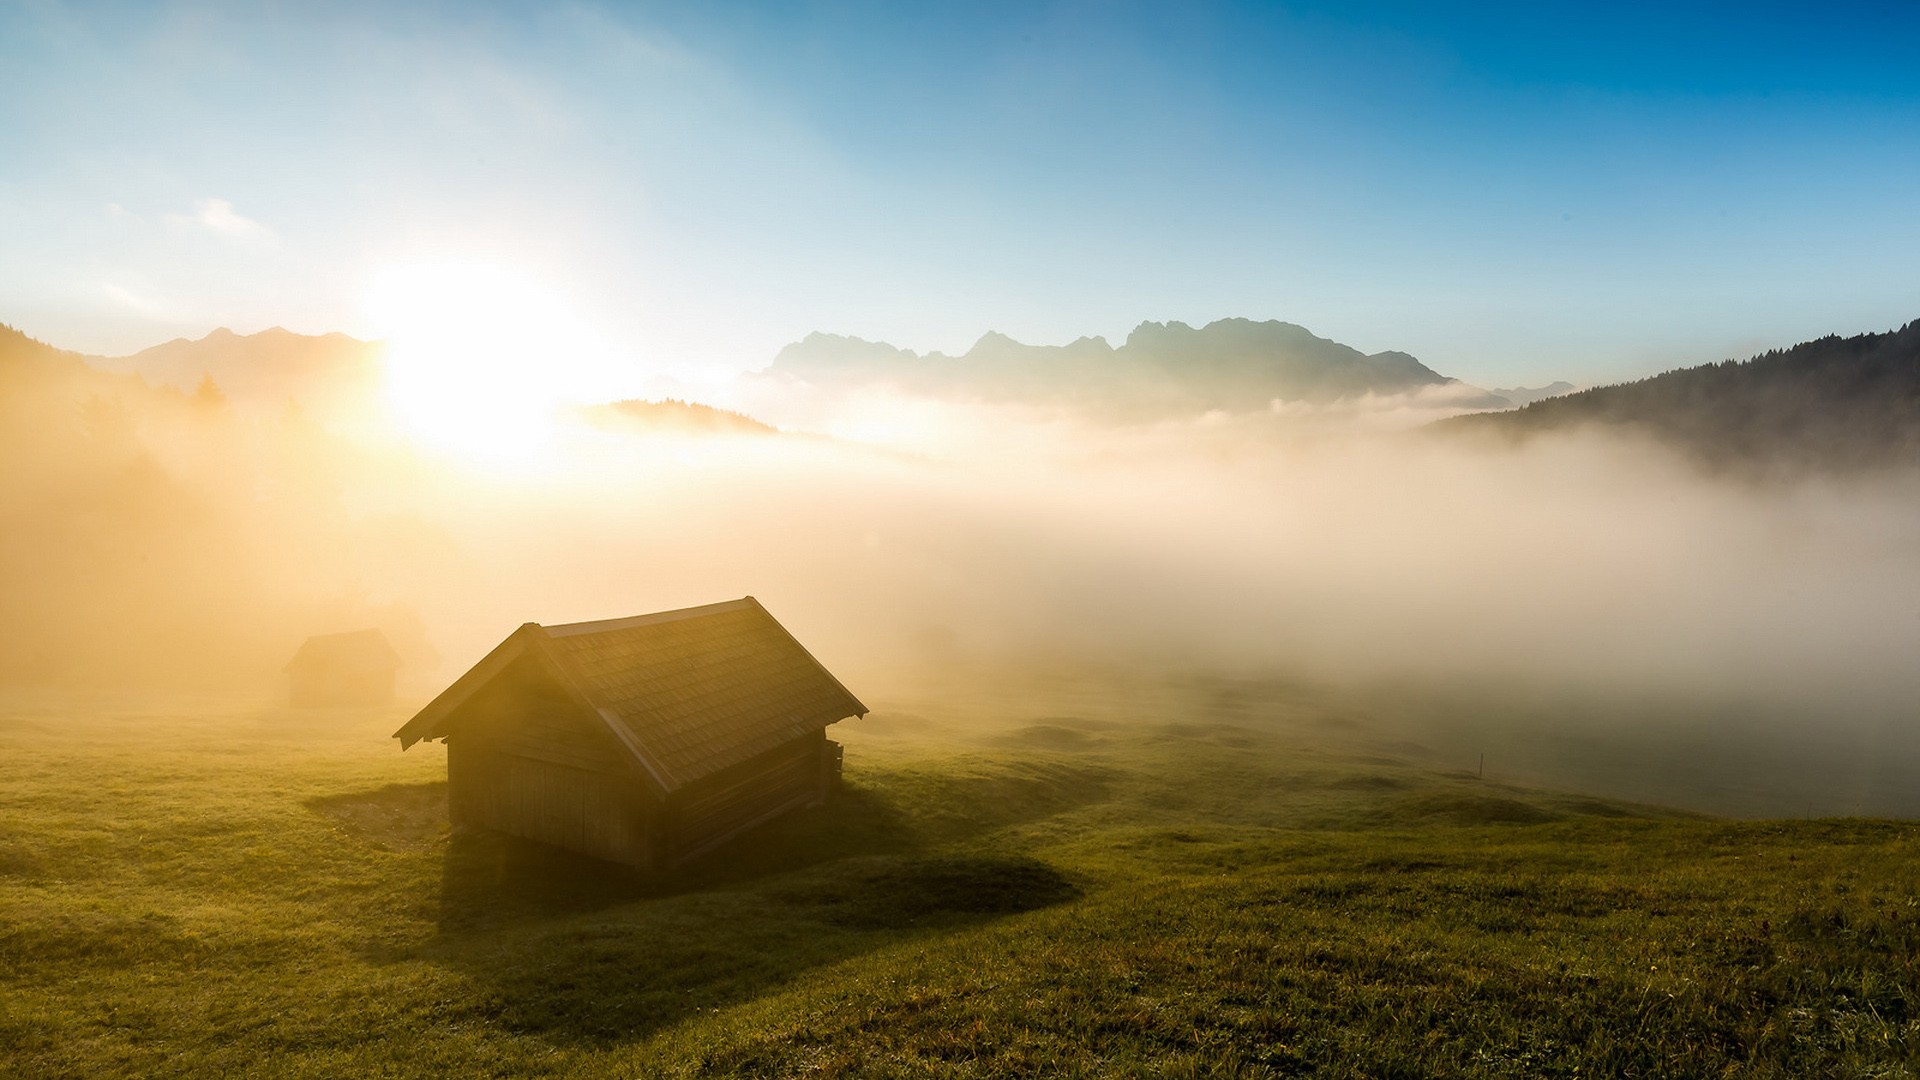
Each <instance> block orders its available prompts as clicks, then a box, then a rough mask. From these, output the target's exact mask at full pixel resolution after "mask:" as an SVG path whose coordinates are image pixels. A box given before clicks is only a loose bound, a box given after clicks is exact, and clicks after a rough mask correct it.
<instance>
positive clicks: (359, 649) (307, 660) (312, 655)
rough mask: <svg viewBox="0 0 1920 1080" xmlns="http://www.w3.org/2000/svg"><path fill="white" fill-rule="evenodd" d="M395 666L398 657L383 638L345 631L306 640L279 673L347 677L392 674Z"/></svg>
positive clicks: (371, 633) (375, 633)
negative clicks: (383, 672)
mask: <svg viewBox="0 0 1920 1080" xmlns="http://www.w3.org/2000/svg"><path fill="white" fill-rule="evenodd" d="M399 666H400V654H399V653H397V652H394V651H393V646H392V645H389V644H388V643H387V635H385V634H383V633H381V632H380V631H378V630H349V631H348V632H346V633H344V634H317V635H315V636H313V637H310V638H308V639H307V640H306V644H304V645H301V646H300V651H298V652H296V653H294V654H293V659H291V660H289V661H287V666H286V667H285V668H283V669H281V670H283V671H285V672H286V673H287V674H293V673H295V672H299V671H314V672H321V671H324V672H332V673H348V672H370V671H393V670H394V669H396V668H398V667H399Z"/></svg>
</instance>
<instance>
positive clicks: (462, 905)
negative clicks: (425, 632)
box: [435, 784, 920, 934]
mask: <svg viewBox="0 0 1920 1080" xmlns="http://www.w3.org/2000/svg"><path fill="white" fill-rule="evenodd" d="M435 786H437V787H440V788H441V789H442V792H441V796H442V799H443V800H444V788H445V785H444V784H442V785H435ZM442 813H443V814H444V810H443V811H442ZM919 846H920V843H919V841H918V840H917V839H916V838H915V836H914V834H913V832H912V831H911V830H910V829H909V828H908V827H907V823H906V819H905V815H904V814H903V813H901V811H900V810H899V809H898V808H897V807H896V806H894V805H893V804H892V803H890V802H889V801H887V800H886V799H885V798H884V797H883V796H881V795H880V794H879V793H878V792H874V791H871V790H868V789H865V788H861V787H857V786H853V785H848V786H846V787H845V788H844V789H842V790H841V791H840V792H839V793H838V794H837V795H836V796H835V797H834V799H833V800H832V801H831V802H828V803H826V804H825V805H823V806H818V807H814V808H812V809H809V810H804V811H801V812H798V813H795V814H792V815H789V816H788V817H786V818H784V819H781V820H779V821H775V822H771V823H769V824H767V825H764V826H762V827H761V828H759V829H757V830H754V831H753V832H751V833H748V834H746V835H744V836H741V837H739V838H737V839H735V840H734V841H732V842H731V843H729V844H727V845H726V846H724V847H722V848H720V849H719V850H717V851H715V852H713V853H711V854H710V855H708V856H707V857H705V858H703V859H700V860H699V861H697V862H694V863H692V864H690V865H688V866H685V867H681V868H679V869H676V870H672V871H666V872H659V871H647V870H641V869H637V868H634V867H628V866H622V865H620V864H618V863H610V862H605V861H603V860H600V859H594V858H589V857H587V856H585V855H578V854H575V853H573V852H570V851H566V850H563V849H561V848H556V847H552V846H550V845H547V844H541V843H536V842H534V841H531V840H523V839H521V838H519V837H515V836H508V835H506V834H504V833H497V832H493V831H491V830H486V829H469V830H458V831H456V832H454V833H453V835H452V836H451V837H449V838H448V842H447V849H446V854H445V857H444V860H443V863H442V872H441V879H440V904H439V923H440V929H441V932H442V933H443V934H444V933H449V932H461V933H464V932H467V931H471V930H474V929H480V928H485V927H490V926H501V925H505V924H510V923H514V922H519V921H525V920H538V919H546V918H551V917H554V916H559V915H573V914H581V913H584V912H592V911H597V910H599V909H601V908H606V907H611V906H614V905H618V904H626V903H632V902H634V901H638V900H646V899H650V898H657V897H671V896H680V895H685V894H688V893H698V892H702V891H707V890H714V889H738V888H742V887H748V886H751V885H752V884H753V883H754V882H756V881H757V880H759V879H762V878H766V877H768V876H770V875H777V874H784V873H790V872H793V871H796V870H801V869H804V868H806V867H809V866H813V865H816V864H818V863H822V862H827V861H830V860H834V859H846V858H857V857H862V856H873V855H882V854H890V853H901V852H907V851H911V850H914V849H916V848H918V847H919Z"/></svg>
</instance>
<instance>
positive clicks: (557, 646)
mask: <svg viewBox="0 0 1920 1080" xmlns="http://www.w3.org/2000/svg"><path fill="white" fill-rule="evenodd" d="M530 653H531V654H533V655H534V656H536V657H537V658H538V659H539V660H540V662H541V665H542V667H543V668H544V669H545V670H547V671H548V672H549V673H550V674H552V675H553V676H554V678H555V681H556V682H558V683H559V684H560V686H561V687H562V688H563V689H564V690H566V691H567V692H568V694H569V695H570V696H572V697H574V698H576V699H577V700H578V701H579V702H580V703H581V704H582V705H584V706H586V707H587V708H588V709H590V710H591V711H593V712H594V713H597V714H598V715H599V716H600V718H601V719H602V720H603V721H604V722H605V723H606V725H607V727H608V729H609V730H610V731H612V733H613V734H614V735H615V736H616V737H617V738H618V739H619V741H620V743H621V744H622V745H623V746H625V747H626V748H627V750H628V751H629V752H630V753H632V754H633V756H634V757H635V758H636V759H638V761H639V762H640V763H641V765H643V766H644V767H645V768H646V770H647V772H648V773H649V774H651V775H652V777H653V778H654V780H655V781H656V782H657V783H658V784H659V785H660V787H661V789H662V790H663V791H673V790H675V789H677V788H679V787H681V786H683V785H685V784H688V783H691V782H692V781H694V780H698V779H700V778H701V777H704V776H710V775H712V774H713V773H716V772H718V771H720V770H721V769H724V768H726V767H728V766H729V765H735V764H738V763H740V762H743V761H746V760H747V759H749V758H752V757H753V756H755V755H756V754H760V753H762V752H764V751H767V750H771V749H773V748H775V747H777V746H780V745H782V744H785V743H787V742H789V741H791V740H793V739H795V738H797V737H799V736H802V735H805V734H807V733H808V732H810V731H815V730H818V729H819V728H822V727H825V726H826V725H828V724H831V723H834V722H835V721H837V720H843V719H845V718H846V717H849V716H864V715H866V712H867V707H866V706H865V705H862V704H861V703H860V700H859V699H858V698H856V697H854V696H853V695H852V694H851V693H849V692H848V690H847V688H846V687H844V686H842V685H841V684H840V680H838V679H836V678H834V677H833V674H832V673H831V672H829V671H828V670H827V669H826V668H824V667H822V666H821V665H820V662H819V661H818V660H815V659H814V658H813V654H812V653H809V652H808V651H807V650H806V649H805V648H804V647H803V646H802V645H801V644H800V643H799V642H798V641H796V640H795V639H794V637H793V635H791V634H789V633H787V630H786V628H785V627H783V626H781V625H780V624H779V622H777V621H776V620H775V619H774V617H773V616H772V615H770V614H768V612H767V609H766V608H763V607H761V606H760V602H759V601H757V600H755V599H754V598H753V597H751V596H748V597H743V598H741V599H739V600H729V601H727V602H725V603H721V604H708V605H706V606H704V607H693V608H682V609H680V610H678V611H663V612H659V613H657V614H653V615H638V616H635V617H633V618H627V619H607V620H604V621H601V622H582V623H567V624H564V625H560V626H541V625H540V624H539V623H527V624H526V625H524V626H522V627H520V629H518V630H516V631H514V632H513V633H512V634H511V635H509V636H508V638H507V639H506V640H505V641H503V642H501V643H500V644H499V646H497V647H496V648H495V649H494V650H493V651H492V652H490V653H488V654H487V655H486V657H485V658H484V659H482V660H481V661H480V662H479V663H478V664H475V665H474V667H473V669H472V670H470V671H468V672H467V673H466V674H465V675H462V676H461V677H460V678H459V679H457V680H456V681H455V682H454V684H453V685H452V686H449V687H448V688H447V689H446V690H445V691H443V692H442V693H441V694H440V696H439V697H437V698H434V699H433V701H431V702H429V703H428V705H427V707H426V708H424V709H422V710H420V712H419V714H418V715H416V716H415V717H414V718H413V719H412V720H409V721H408V722H407V723H406V725H405V726H404V727H402V728H401V729H400V730H399V731H397V732H394V737H395V738H397V739H399V740H400V745H401V747H402V749H404V748H406V747H409V746H412V745H413V744H414V743H416V742H418V741H420V740H422V739H436V738H440V737H442V736H443V735H445V734H447V722H448V721H449V720H450V719H451V718H452V716H453V714H454V713H455V712H456V711H457V710H458V709H459V707H460V706H461V705H462V704H463V703H465V702H466V701H467V699H468V698H470V697H472V696H473V695H474V694H475V693H476V692H478V691H479V690H480V689H481V688H482V687H484V686H485V685H487V683H489V682H491V681H492V680H493V679H495V678H497V677H498V676H499V675H500V674H501V673H502V672H504V671H505V670H506V669H507V667H508V666H509V665H510V664H512V663H513V662H514V661H516V660H518V659H520V658H521V657H522V656H525V655H528V654H530Z"/></svg>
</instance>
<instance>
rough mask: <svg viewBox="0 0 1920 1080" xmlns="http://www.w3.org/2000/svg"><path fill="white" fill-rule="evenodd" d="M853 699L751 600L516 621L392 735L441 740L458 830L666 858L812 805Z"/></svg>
mask: <svg viewBox="0 0 1920 1080" xmlns="http://www.w3.org/2000/svg"><path fill="white" fill-rule="evenodd" d="M866 712H867V707H866V706H865V705H862V704H861V703H860V701H859V699H858V698H855V697H854V696H853V695H852V694H851V693H848V692H847V688H846V687H844V686H842V685H840V681H839V680H838V679H835V678H834V677H833V675H832V674H831V673H829V672H828V671H827V669H826V668H824V667H822V666H820V662H819V661H817V660H815V659H814V658H813V655H812V654H811V653H809V652H807V650H806V649H805V648H804V647H802V646H801V644H800V643H799V642H798V641H796V640H795V639H794V637H793V635H791V634H789V633H787V631H786V628H785V627H782V626H781V625H780V624H779V623H778V622H776V621H775V620H774V618H773V616H772V615H770V614H768V613H767V610H766V609H765V608H763V607H761V606H760V603H759V601H757V600H755V599H754V598H753V597H751V596H749V597H745V598H743V599H740V600H730V601H728V602H726V603H723V604H709V605H707V606H705V607H695V608H685V609H682V610H679V611H663V612H660V613H658V614H654V615H639V616H635V617H633V618H628V619H609V620H606V621H603V622H583V623H569V624H566V625H562V626H541V625H540V624H538V623H527V624H526V625H525V626H522V627H521V628H520V629H518V630H516V631H514V632H513V633H512V634H511V635H510V636H509V637H508V638H507V639H506V640H505V641H503V642H501V643H500V645H499V646H498V647H497V648H495V649H494V650H493V651H492V652H490V653H488V654H487V655H486V657H485V658H484V659H482V660H481V661H480V662H479V663H478V664H475V665H474V667H473V670H471V671H469V672H467V673H466V674H465V675H462V676H461V677H460V678H459V679H458V680H457V681H455V682H454V684H453V685H452V686H449V687H448V688H447V689H446V690H445V692H443V693H442V694H441V695H440V696H439V697H437V698H434V699H433V701H432V702H431V703H429V704H428V705H427V707H426V708H424V709H422V710H420V713H419V715H417V716H415V717H414V718H413V719H412V720H409V721H407V723H406V726H404V727H402V728H401V729H400V730H399V731H397V732H395V733H394V737H395V738H397V739H399V740H400V748H401V749H402V750H404V749H406V748H407V747H409V746H412V745H413V744H414V743H416V742H419V741H420V740H422V739H442V740H445V742H446V744H447V796H448V804H449V809H450V812H451V814H452V817H453V823H454V825H455V826H456V827H462V826H480V827H483V828H488V829H494V830H497V831H499V832H504V833H510V834H513V835H515V836H522V837H526V838H528V839H532V840H538V841H541V842H543V843H548V844H553V845H556V846H558V847H563V848H568V849H570V850H573V851H578V852H582V853H584V854H587V855H592V856H594V857H596V858H601V859H609V860H612V861H615V862H622V863H628V864H632V865H635V866H642V867H648V868H652V869H664V868H667V867H671V866H675V865H678V864H680V863H683V862H686V861H687V860H689V859H693V858H696V857H698V856H700V855H702V854H704V853H706V852H708V851H711V850H713V849H714V848H716V847H718V846H720V845H721V844H724V843H726V842H727V841H728V840H730V839H732V838H733V837H735V836H738V835H739V834H741V833H742V832H745V831H746V830H748V829H751V828H753V827H754V826H756V825H759V824H761V823H763V822H766V821H769V820H771V819H773V818H776V817H779V816H780V815H782V814H786V813H789V812H791V811H794V810H798V809H801V808H803V807H808V806H814V805H817V804H819V803H821V802H823V801H825V799H826V798H827V796H828V794H829V793H830V792H831V791H832V790H833V789H834V787H835V786H836V785H837V784H838V783H839V779H840V745H839V744H838V743H835V742H832V741H830V740H828V739H827V737H826V730H827V726H828V725H830V724H833V723H835V722H837V721H839V720H843V719H845V718H847V717H849V716H864V715H866Z"/></svg>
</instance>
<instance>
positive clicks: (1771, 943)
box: [0, 680, 1920, 1077]
mask: <svg viewBox="0 0 1920 1080" xmlns="http://www.w3.org/2000/svg"><path fill="white" fill-rule="evenodd" d="M873 704H875V706H876V711H875V712H874V713H873V714H872V715H870V716H868V717H866V718H864V719H862V720H858V721H850V722H847V723H843V724H841V725H838V726H837V727H835V728H834V729H831V730H830V735H832V736H833V737H834V738H837V739H839V740H841V741H842V742H843V743H845V745H846V748H847V749H846V786H845V789H844V791H843V792H842V795H841V797H840V798H839V799H838V800H837V801H836V802H834V803H833V804H831V805H829V806H827V807H824V808H821V809H819V810H815V811H810V812H807V813H804V814H801V815H798V816H796V817H793V818H791V819H788V820H786V821H784V822H781V823H778V824H776V825H774V826H771V827H769V828H766V829H764V830H762V831H760V832H759V833H757V834H753V835H751V836H750V837H748V838H746V839H743V840H742V841H740V842H738V843H736V844H735V845H734V846H732V847H731V848H729V849H726V850H724V851H723V852H722V853H720V854H719V855H718V856H716V857H714V858H712V859H710V860H708V861H706V862H704V863H701V864H699V865H697V866H694V867H691V868H689V869H687V870H685V871H682V872H680V873H677V874H675V875H672V876H669V877H664V878H648V877H642V876H637V875H634V874H631V873H628V872H625V871H623V870H620V869H618V868H614V867H611V866H606V865H602V864H597V863H593V862H591V861H587V860H582V859H576V858H573V857H570V856H567V855H564V854H561V853H558V852H555V851H551V850H547V849H542V848H539V847H537V846H534V845H528V844H523V843H519V842H516V841H512V840H509V839H506V838H502V837H498V836H490V835H484V834H475V835H468V834H461V835H450V833H449V829H448V827H447V824H446V808H445V798H446V797H445V785H444V779H445V764H444V754H443V752H442V751H441V750H440V748H438V747H437V746H431V745H429V746H426V747H416V748H415V749H414V750H413V751H410V752H408V753H405V754H402V753H400V752H399V750H398V747H397V745H396V744H395V743H394V742H393V741H392V740H391V739H390V738H389V737H388V736H389V735H390V734H391V732H392V731H393V730H394V729H395V728H396V727H398V726H399V724H400V723H401V722H402V721H403V720H404V719H405V718H406V716H407V715H408V710H407V709H405V708H400V707H396V708H392V709H383V710H337V711H330V710H319V711H312V710H309V711H291V710H287V709H283V708H278V707H268V706H262V705H258V704H255V703H249V702H246V701H242V700H235V699H223V698H208V699H187V698H173V699H168V700H165V701H154V700H140V699H131V698H114V697H110V696H97V697H93V698H87V699H80V698H74V697H71V696H65V697H52V696H39V697H36V696H30V695H24V694H17V693H16V694H12V695H10V696H8V697H7V698H5V699H0V1073H4V1074H6V1075H17V1076H29V1077H38V1076H93V1077H113V1076H143V1077H144V1076H160V1075H249V1076H416V1075H418V1076H445V1075H459V1076H583V1077H584V1076H643V1077H652V1076H666V1077H673V1076H696V1075H747V1076H819V1077H834V1076H929V1077H935V1076H938V1077H997V1076H1157V1077H1181V1076H1240V1077H1268V1076H1296V1075H1313V1076H1330V1077H1412V1076H1430V1075H1442V1076H1483V1077H1536V1076H1568V1077H1572V1076H1642V1077H1676V1076H1753V1077H1771V1076H1777V1077H1790V1076H1791V1077H1804V1076H1834V1077H1839V1076H1859V1077H1869V1076H1871V1077H1892V1076H1911V1075H1914V1074H1915V1073H1916V1072H1920V826H1915V825H1910V824H1906V823H1901V822H1895V821H1889V820H1871V819H1861V818H1844V819H1817V820H1804V819H1802V820H1728V819H1718V818H1711V817H1706V816H1703V815H1699V814H1692V813H1686V812H1682V811H1677V810H1670V809H1662V808H1658V807H1654V806H1648V805H1641V804H1634V803H1628V802H1621V801H1616V800H1611V799H1604V798H1598V797H1593V796H1588V795H1580V794H1569V793H1558V792H1553V791H1548V790H1541V789H1535V788H1525V787H1519V786H1514V785H1511V784H1506V783H1502V782H1499V781H1498V780H1497V779H1495V778H1492V777H1483V776H1479V775H1476V770H1474V769H1473V767H1472V766H1473V763H1471V762H1465V763H1461V764H1464V765H1465V766H1467V767H1465V768H1457V767H1450V766H1448V765H1447V764H1446V763H1443V762H1435V761H1433V760H1431V759H1430V757H1429V756H1426V755H1423V754H1422V753H1421V752H1420V750H1421V748H1419V747H1414V746H1411V745H1407V744H1405V743H1404V741H1401V740H1400V739H1399V737H1398V736H1396V735H1395V734H1394V733H1393V732H1392V731H1390V730H1387V729H1386V728H1379V727H1375V726H1373V725H1371V724H1369V723H1367V722H1365V721H1364V720H1355V719H1353V718H1351V717H1342V716H1339V715H1337V714H1335V713H1330V712H1327V711H1326V710H1324V709H1322V708H1320V707H1319V706H1317V705H1312V704H1311V703H1302V702H1300V701H1295V700H1291V699H1289V698H1288V696H1287V695H1286V694H1285V693H1283V692H1280V691H1277V690H1274V689H1273V688H1265V689H1260V690H1258V691H1257V692H1256V691H1252V690H1248V689H1247V688H1245V687H1238V686H1235V685H1233V684H1226V683H1218V682H1208V681H1204V680H1189V681H1186V682H1180V683H1170V684H1165V685H1162V686H1160V687H1158V688H1157V689H1151V690H1142V689H1141V688H1140V687H1128V686H1117V685H1115V686H1107V685H1101V684H1099V683H1098V682H1086V681H1080V682H1074V683H1070V684H1060V685H1053V686H1047V687H1038V688H1036V687H1034V686H1021V687H1018V688H1011V687H1010V688H1008V689H1007V690H1005V691H1004V692H1000V693H998V694H993V695H989V694H982V693H979V692H977V691H976V692H973V693H972V694H971V696H965V697H963V696H961V695H960V694H959V693H957V692H935V691H933V690H931V689H930V690H928V691H927V692H926V693H923V694H919V695H915V696H903V697H900V698H898V699H896V700H885V699H883V700H879V701H875V702H873Z"/></svg>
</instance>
